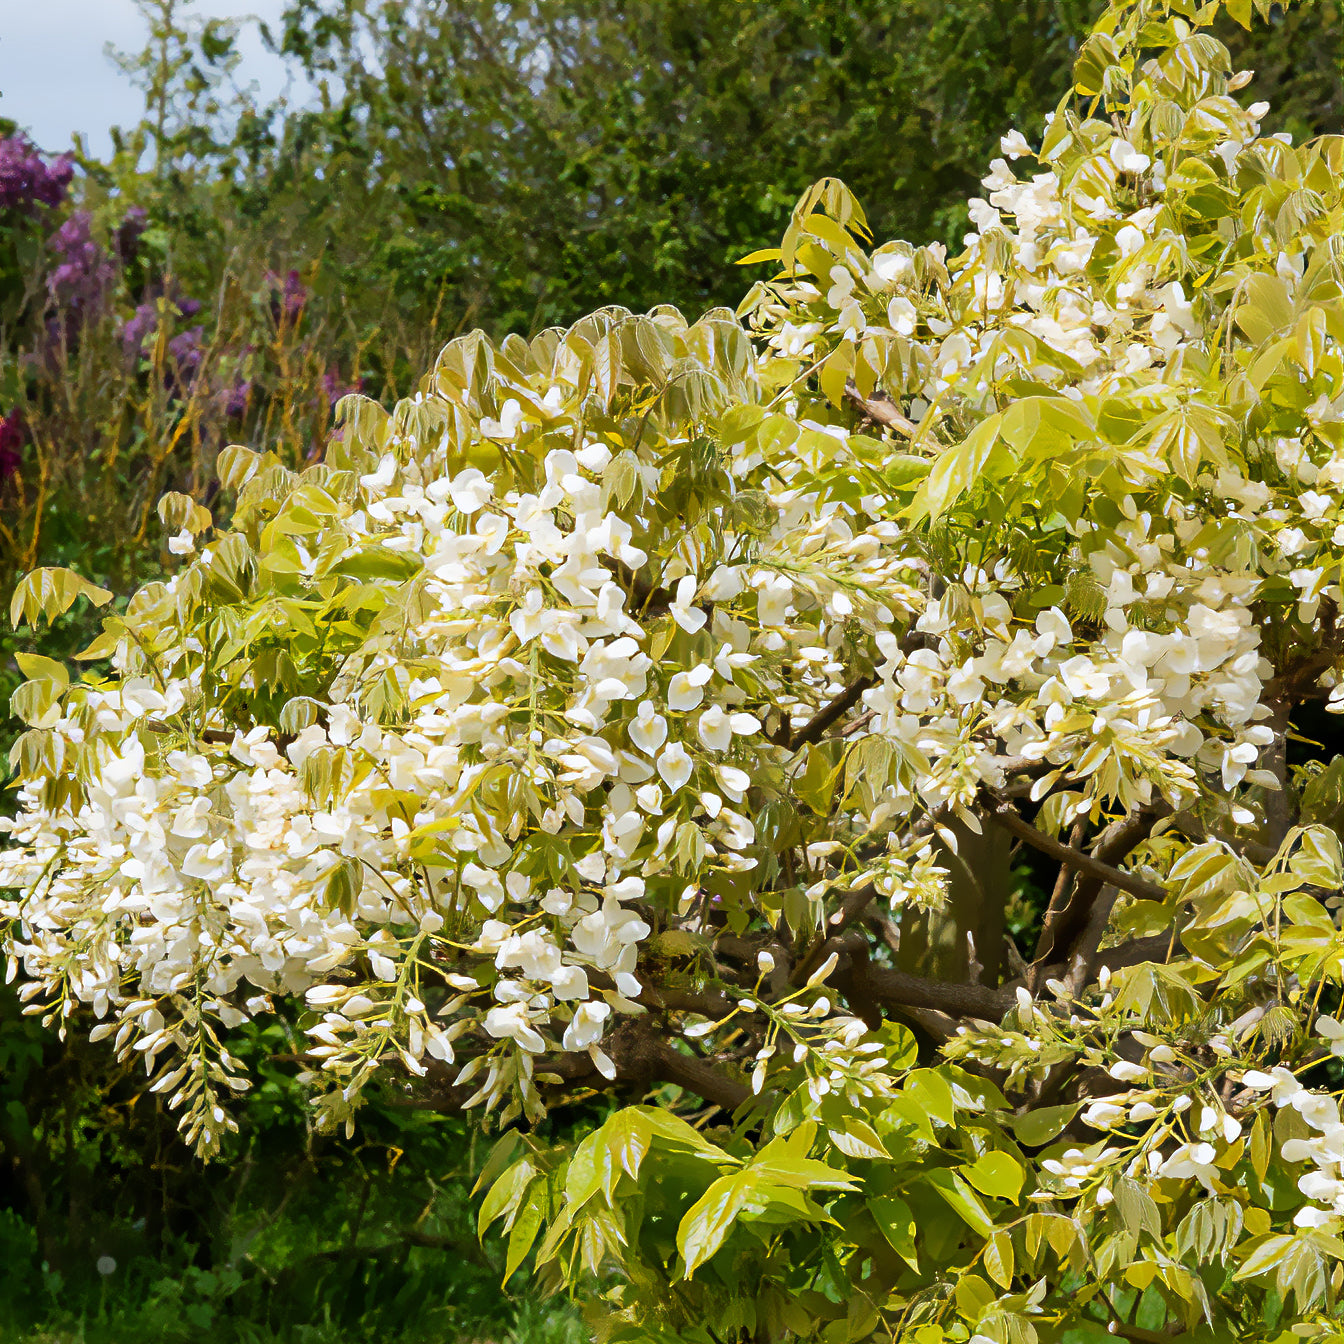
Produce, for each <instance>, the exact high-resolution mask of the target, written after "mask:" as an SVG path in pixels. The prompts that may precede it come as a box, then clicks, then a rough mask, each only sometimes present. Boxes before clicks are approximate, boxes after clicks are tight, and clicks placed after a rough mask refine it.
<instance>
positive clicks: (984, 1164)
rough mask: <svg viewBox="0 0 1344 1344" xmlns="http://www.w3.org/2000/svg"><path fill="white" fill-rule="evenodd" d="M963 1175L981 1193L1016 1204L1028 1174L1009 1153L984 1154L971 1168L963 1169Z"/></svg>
mask: <svg viewBox="0 0 1344 1344" xmlns="http://www.w3.org/2000/svg"><path fill="white" fill-rule="evenodd" d="M961 1174H962V1175H963V1176H964V1177H965V1178H966V1179H967V1180H968V1181H970V1183H971V1184H972V1185H973V1186H975V1188H976V1189H977V1190H979V1191H980V1193H981V1194H982V1195H989V1196H990V1197H991V1198H993V1199H1006V1200H1007V1201H1008V1202H1009V1203H1010V1204H1016V1203H1017V1198H1018V1195H1020V1194H1021V1192H1022V1182H1023V1180H1024V1179H1025V1178H1026V1173H1025V1172H1024V1171H1023V1170H1022V1167H1021V1166H1020V1165H1019V1164H1018V1163H1017V1162H1015V1161H1014V1160H1013V1159H1012V1158H1011V1157H1009V1155H1008V1154H1007V1153H1004V1152H989V1153H984V1154H982V1155H981V1156H980V1157H979V1158H977V1159H976V1160H975V1161H974V1162H973V1163H972V1164H971V1165H970V1166H968V1167H962V1168H961Z"/></svg>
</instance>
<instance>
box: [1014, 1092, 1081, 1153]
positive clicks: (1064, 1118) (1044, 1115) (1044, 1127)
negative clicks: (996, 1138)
mask: <svg viewBox="0 0 1344 1344" xmlns="http://www.w3.org/2000/svg"><path fill="white" fill-rule="evenodd" d="M1078 1106H1079V1103H1078V1102H1074V1103H1073V1104H1072V1105H1069V1106H1042V1107H1040V1108H1038V1109H1037V1110H1034V1111H1027V1112H1025V1113H1024V1114H1022V1115H1015V1116H1013V1117H1012V1119H1011V1120H1009V1122H1008V1123H1009V1124H1010V1125H1012V1127H1013V1133H1014V1134H1015V1135H1017V1141H1018V1142H1019V1143H1023V1144H1026V1146H1027V1147H1028V1148H1041V1147H1043V1146H1044V1145H1045V1144H1047V1143H1049V1142H1050V1140H1051V1139H1053V1138H1056V1137H1057V1136H1058V1135H1059V1134H1061V1133H1063V1130H1064V1126H1065V1125H1067V1124H1068V1123H1069V1121H1070V1120H1072V1119H1073V1117H1074V1116H1075V1115H1077V1114H1078Z"/></svg>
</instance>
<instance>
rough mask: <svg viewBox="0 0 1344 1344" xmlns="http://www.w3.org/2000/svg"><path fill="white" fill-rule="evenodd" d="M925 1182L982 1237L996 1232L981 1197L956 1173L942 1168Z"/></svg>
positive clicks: (930, 1174)
mask: <svg viewBox="0 0 1344 1344" xmlns="http://www.w3.org/2000/svg"><path fill="white" fill-rule="evenodd" d="M924 1180H925V1181H927V1182H928V1184H929V1185H931V1186H932V1187H933V1188H934V1189H935V1190H936V1191H937V1192H938V1194H939V1196H940V1197H941V1198H942V1200H943V1201H944V1203H946V1204H947V1206H948V1208H950V1209H951V1210H952V1211H953V1212H954V1213H956V1214H957V1215H958V1216H959V1217H960V1218H961V1220H962V1221H963V1222H964V1223H965V1224H966V1225H967V1226H968V1227H970V1228H972V1229H973V1230H974V1231H976V1232H978V1233H979V1234H980V1235H981V1236H982V1237H987V1236H989V1235H990V1234H991V1233H992V1232H993V1231H994V1220H993V1219H992V1218H991V1217H990V1216H989V1211H988V1210H987V1209H986V1208H985V1206H984V1205H983V1204H982V1203H981V1202H980V1196H979V1195H977V1194H976V1193H975V1191H974V1190H972V1189H971V1187H970V1186H969V1185H967V1184H966V1182H965V1181H963V1180H962V1179H961V1177H960V1176H959V1175H957V1173H956V1172H955V1171H948V1170H947V1169H946V1168H945V1167H940V1168H939V1169H938V1170H936V1171H931V1172H929V1173H928V1175H926V1176H925V1177H924Z"/></svg>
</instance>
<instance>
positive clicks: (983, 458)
mask: <svg viewBox="0 0 1344 1344" xmlns="http://www.w3.org/2000/svg"><path fill="white" fill-rule="evenodd" d="M999 425H1000V417H999V416H998V415H991V416H989V417H988V418H987V419H985V420H982V421H981V422H980V423H979V424H978V425H977V426H976V427H975V428H974V429H973V430H972V431H971V432H970V433H969V434H968V435H967V436H966V437H965V438H964V439H962V441H961V442H960V443H956V444H953V445H951V446H950V447H948V448H944V449H943V451H942V452H941V453H940V454H939V455H938V457H937V458H936V459H935V460H934V463H933V466H932V467H931V468H930V469H929V474H928V475H927V476H926V477H925V478H924V482H923V484H922V485H921V486H920V487H919V490H918V491H917V492H916V493H915V498H914V501H913V502H912V503H911V505H910V507H909V508H908V509H906V511H905V514H904V516H905V517H906V518H907V519H908V520H909V521H910V522H911V523H921V522H926V521H927V522H933V521H934V520H935V519H937V518H938V517H940V516H941V515H942V514H943V513H945V512H946V511H947V509H948V508H949V507H950V506H951V505H952V504H953V503H954V502H955V501H956V500H957V499H959V498H960V497H961V496H962V495H964V494H965V493H966V491H967V490H969V489H970V488H971V486H972V485H974V484H975V482H976V481H977V480H978V479H979V478H980V475H981V473H982V472H983V471H984V469H985V467H986V465H987V464H988V463H989V460H990V457H991V455H992V454H993V452H994V449H995V446H996V445H997V444H998V442H999Z"/></svg>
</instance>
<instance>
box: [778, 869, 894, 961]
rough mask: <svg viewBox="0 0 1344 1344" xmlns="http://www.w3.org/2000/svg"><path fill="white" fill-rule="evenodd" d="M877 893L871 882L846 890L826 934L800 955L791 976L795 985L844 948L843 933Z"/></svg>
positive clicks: (861, 913)
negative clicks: (803, 954) (832, 954)
mask: <svg viewBox="0 0 1344 1344" xmlns="http://www.w3.org/2000/svg"><path fill="white" fill-rule="evenodd" d="M876 895H877V888H876V887H875V886H874V885H873V884H872V883H871V882H868V883H865V884H864V885H863V886H861V887H855V888H854V890H853V891H850V892H846V893H845V897H844V899H843V900H842V901H841V902H840V908H839V909H838V910H837V911H836V912H835V913H834V914H833V915H832V916H831V918H830V920H829V923H828V926H827V932H826V936H824V937H822V938H818V939H817V941H816V943H815V944H813V946H812V949H811V951H809V952H808V953H807V954H806V955H805V956H802V957H799V959H798V964H797V965H796V966H795V967H794V968H793V974H792V975H791V976H790V977H789V978H790V980H791V982H792V983H793V984H795V985H801V984H803V983H804V982H805V981H806V980H807V978H808V976H810V975H811V974H812V972H813V971H815V970H816V969H817V967H818V966H820V965H821V963H822V962H823V961H825V960H826V958H827V957H829V956H830V955H831V953H832V952H839V951H841V949H842V935H843V934H844V932H845V930H846V929H848V928H849V926H850V925H851V924H853V923H854V921H855V920H856V919H859V918H860V917H861V916H862V915H863V912H864V911H865V910H867V908H868V907H869V906H870V905H871V904H872V902H873V897H874V896H876Z"/></svg>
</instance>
